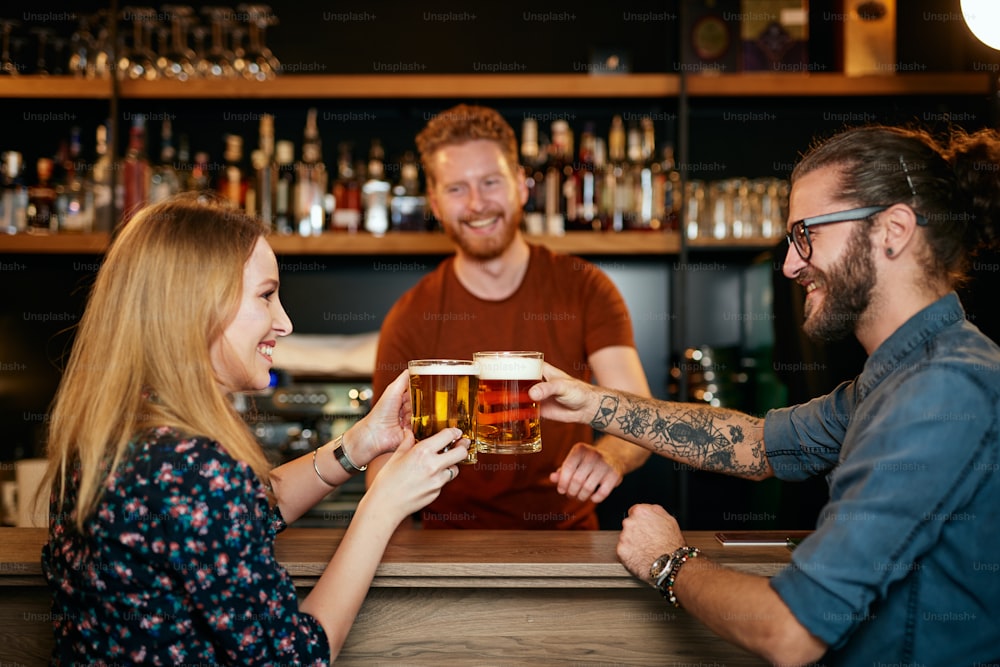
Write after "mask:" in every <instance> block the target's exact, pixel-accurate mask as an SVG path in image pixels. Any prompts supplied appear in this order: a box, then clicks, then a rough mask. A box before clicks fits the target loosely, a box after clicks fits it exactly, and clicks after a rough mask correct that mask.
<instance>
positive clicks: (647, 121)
mask: <svg viewBox="0 0 1000 667" xmlns="http://www.w3.org/2000/svg"><path fill="white" fill-rule="evenodd" d="M636 145H637V146H636ZM655 154H656V135H655V130H654V126H653V121H652V119H651V118H649V117H645V118H643V119H642V120H640V121H639V126H638V127H635V126H633V127H632V128H630V130H629V162H630V163H631V165H632V174H633V188H634V189H633V193H634V194H633V204H634V212H633V217H632V229H639V230H649V229H655V228H658V226H659V224H660V218H657V206H656V202H655V197H654V192H653V190H654V187H653V165H654V162H655ZM659 208H660V212H659V215H660V216H661V218H662V204H661V206H660V207H659ZM654 221H655V223H654Z"/></svg>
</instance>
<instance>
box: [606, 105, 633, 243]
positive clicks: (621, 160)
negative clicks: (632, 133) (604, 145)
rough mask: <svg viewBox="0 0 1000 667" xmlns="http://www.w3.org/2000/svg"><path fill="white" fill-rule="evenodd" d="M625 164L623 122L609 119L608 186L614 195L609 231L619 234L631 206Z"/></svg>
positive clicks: (616, 117) (617, 117)
mask: <svg viewBox="0 0 1000 667" xmlns="http://www.w3.org/2000/svg"><path fill="white" fill-rule="evenodd" d="M627 166H628V165H627V164H626V162H625V122H624V121H623V120H622V117H621V116H615V117H613V118H612V119H611V129H610V130H609V132H608V178H609V183H608V185H609V186H610V187H612V188H613V190H612V192H613V193H614V194H613V196H612V200H611V216H610V218H611V226H610V229H611V230H612V231H615V232H620V231H622V230H623V229H624V228H625V217H626V213H627V211H628V208H629V207H630V206H631V193H630V192H629V183H628V182H627V181H628V170H627Z"/></svg>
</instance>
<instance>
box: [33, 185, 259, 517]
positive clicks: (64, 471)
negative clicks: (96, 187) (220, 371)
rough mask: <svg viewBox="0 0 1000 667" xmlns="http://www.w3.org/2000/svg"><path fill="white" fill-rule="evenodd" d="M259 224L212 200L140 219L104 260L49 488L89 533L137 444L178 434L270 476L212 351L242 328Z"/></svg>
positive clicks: (77, 348)
mask: <svg viewBox="0 0 1000 667" xmlns="http://www.w3.org/2000/svg"><path fill="white" fill-rule="evenodd" d="M266 233H267V229H266V228H265V227H264V226H263V224H262V223H260V222H259V221H257V220H255V219H253V218H251V217H249V216H247V215H245V214H243V213H242V212H240V211H237V210H235V209H231V208H226V207H224V206H223V205H221V204H219V203H214V202H206V201H204V199H201V200H199V199H195V198H193V197H183V196H182V197H179V198H174V199H171V200H168V201H166V202H162V203H159V204H155V205H153V206H149V207H147V208H145V209H143V210H142V211H140V212H139V213H137V214H136V215H135V216H134V217H133V218H132V219H131V220H130V221H129V222H128V224H127V225H125V227H124V228H123V229H122V230H121V232H120V234H119V235H118V237H117V238H116V239H115V240H114V242H113V243H112V245H111V247H110V249H109V250H108V253H107V256H106V258H105V260H104V263H103V265H102V266H101V268H100V270H99V271H98V273H97V278H96V281H95V284H94V287H93V290H92V291H91V294H90V297H89V300H88V303H87V307H86V310H85V312H84V314H83V317H82V318H81V320H80V325H79V329H78V331H77V332H76V338H75V341H74V343H73V348H72V351H71V353H70V357H69V362H68V364H67V367H66V370H65V373H64V375H63V378H62V381H61V383H60V386H59V389H58V391H57V393H56V397H55V401H54V404H53V409H52V414H51V420H50V425H49V437H48V459H49V466H48V472H47V475H46V482H47V483H46V484H43V486H42V489H48V488H51V491H52V493H55V494H58V499H59V502H58V507H60V508H62V507H63V503H64V500H65V497H66V492H67V489H68V487H69V484H68V481H69V479H70V477H71V475H72V473H73V467H74V466H79V468H80V470H79V473H80V474H79V486H78V488H77V490H76V502H75V504H74V506H73V508H72V510H71V516H70V517H67V519H70V520H72V521H73V522H74V523H75V525H76V527H77V529H79V530H81V531H82V530H83V528H84V525H85V523H86V520H87V518H88V517H89V516H90V515H91V514H92V513H93V512H94V511H95V509H96V507H97V505H98V503H99V501H100V498H101V495H102V493H103V490H104V485H105V482H106V479H107V477H108V475H109V474H110V472H111V471H113V470H114V469H115V468H116V467H117V466H118V464H119V463H120V462H121V461H122V459H123V457H124V455H125V452H126V448H127V446H128V444H129V441H130V440H131V439H132V438H134V437H135V436H136V435H137V434H139V433H141V432H142V431H143V430H145V429H148V428H151V427H157V426H170V427H173V428H175V429H177V430H178V431H180V432H181V433H182V434H185V435H188V436H193V435H199V436H205V437H208V438H211V439H213V440H215V441H217V442H218V443H220V444H221V445H222V446H223V447H224V448H225V449H226V451H227V452H228V453H229V455H230V456H232V457H233V458H235V459H237V460H240V461H244V462H246V463H247V464H249V465H250V467H251V468H252V469H253V471H254V473H255V474H256V475H257V477H258V478H260V479H261V481H262V482H263V483H265V484H266V483H267V482H268V472H269V468H270V466H269V464H268V461H267V458H266V456H265V455H264V452H263V450H262V449H261V447H260V445H259V444H258V443H257V441H256V440H255V439H254V437H253V435H252V434H251V432H250V431H249V429H248V428H247V426H246V425H245V423H244V422H243V420H242V419H241V418H240V415H239V414H238V413H237V411H236V410H235V409H234V408H233V406H232V404H231V403H230V401H229V398H228V397H227V396H226V395H225V393H224V392H223V390H222V389H221V386H220V384H219V382H218V380H217V377H216V374H215V371H214V369H213V367H212V363H211V359H210V357H209V348H210V347H211V345H212V343H213V342H215V341H217V340H219V339H220V337H221V336H222V334H223V331H224V330H225V328H226V326H227V324H228V323H229V322H230V321H231V320H232V318H233V317H235V315H236V312H237V309H238V307H239V301H240V297H241V294H242V289H243V269H244V266H245V264H246V262H247V260H248V259H249V258H250V255H251V253H252V252H253V248H254V246H255V245H256V243H257V240H258V239H259V238H260V237H261V236H263V235H265V234H266Z"/></svg>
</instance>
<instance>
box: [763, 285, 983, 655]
mask: <svg viewBox="0 0 1000 667" xmlns="http://www.w3.org/2000/svg"><path fill="white" fill-rule="evenodd" d="M998 413H1000V348H998V347H997V346H996V345H995V344H994V343H993V342H992V341H990V340H989V339H988V338H987V337H986V336H984V335H983V334H982V333H980V332H979V330H978V329H976V328H975V327H974V326H972V325H971V324H969V323H968V322H966V320H965V312H964V310H963V309H962V306H961V304H960V303H959V300H958V297H957V295H955V294H954V293H951V294H948V295H946V296H945V297H943V298H941V299H939V300H938V301H936V302H935V303H933V304H931V305H930V306H928V307H927V308H925V309H923V310H922V311H920V312H919V313H917V314H916V315H914V316H913V317H912V318H910V319H909V320H908V321H907V322H906V323H905V324H904V325H903V326H901V327H900V328H899V329H897V330H896V331H895V332H894V333H893V334H892V335H891V336H890V337H889V338H888V339H887V340H886V341H885V342H884V343H882V345H880V346H879V348H878V349H876V350H875V352H874V353H873V354H872V355H871V356H870V357H869V358H868V360H867V362H866V364H865V367H864V370H863V371H862V373H861V375H859V376H858V377H857V378H856V379H855V380H854V381H852V382H845V383H843V384H842V385H840V386H839V387H837V388H836V389H835V390H834V391H833V392H832V393H830V394H828V395H826V396H823V397H821V398H817V399H814V400H812V401H809V402H808V403H805V404H802V405H798V406H795V407H791V408H782V409H779V410H772V411H771V412H769V413H768V414H767V417H766V420H765V423H764V442H765V445H766V448H767V456H768V458H769V460H770V463H771V465H772V467H773V468H774V471H775V475H776V476H777V477H779V478H781V479H785V480H801V479H805V478H807V477H810V476H812V475H816V474H820V473H828V475H827V479H828V482H829V486H830V500H829V502H828V503H827V505H826V506H825V507H824V508H823V510H822V512H821V514H820V517H819V519H818V521H817V526H816V531H815V533H813V534H812V535H811V536H810V537H809V538H807V539H806V540H804V541H803V542H802V543H801V544H800V545H799V547H798V548H797V549H796V550H795V552H794V553H793V555H792V563H791V565H790V566H789V567H788V568H786V569H785V570H783V571H782V572H780V573H779V574H778V575H777V576H775V577H774V578H773V579H772V580H771V586H772V587H773V588H774V590H775V591H776V592H777V593H778V595H779V596H780V597H781V598H782V600H783V601H784V602H785V604H787V605H788V607H789V609H791V611H792V613H793V614H794V615H795V617H796V618H797V619H798V621H799V622H800V623H801V624H802V625H803V626H804V627H805V628H806V629H808V630H809V631H810V632H811V633H812V634H813V635H815V636H816V637H818V638H819V639H821V640H823V641H824V642H825V643H826V644H827V645H828V646H829V651H828V653H827V655H826V656H825V657H824V660H823V664H826V665H872V666H877V665H879V664H885V665H892V664H904V665H947V666H949V667H953V666H958V665H970V666H971V665H977V664H990V663H993V662H994V661H995V660H996V659H997V658H1000V431H998V429H1000V418H998Z"/></svg>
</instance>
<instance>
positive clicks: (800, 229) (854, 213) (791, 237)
mask: <svg viewBox="0 0 1000 667" xmlns="http://www.w3.org/2000/svg"><path fill="white" fill-rule="evenodd" d="M887 208H889V205H886V206H863V207H861V208H852V209H848V210H846V211H836V212H834V213H826V214H824V215H817V216H814V217H812V218H802V219H801V220H799V221H798V222H794V223H792V231H791V232H790V233H788V234H785V238H786V239H788V245H791V246H795V250H796V251H798V253H799V257H801V258H802V259H803V260H804V261H806V262H808V261H809V258H810V257H812V254H813V247H812V239H811V238H810V237H809V228H810V227H816V226H818V225H830V224H833V223H835V222H851V221H853V220H864V219H866V218H870V217H872V216H873V215H875V214H876V213H881V212H882V211H884V210H885V209H887ZM914 215H916V217H917V224H918V225H920V226H921V227H923V226H925V225H926V224H927V218H926V217H925V216H923V215H921V214H920V213H916V212H914Z"/></svg>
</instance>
